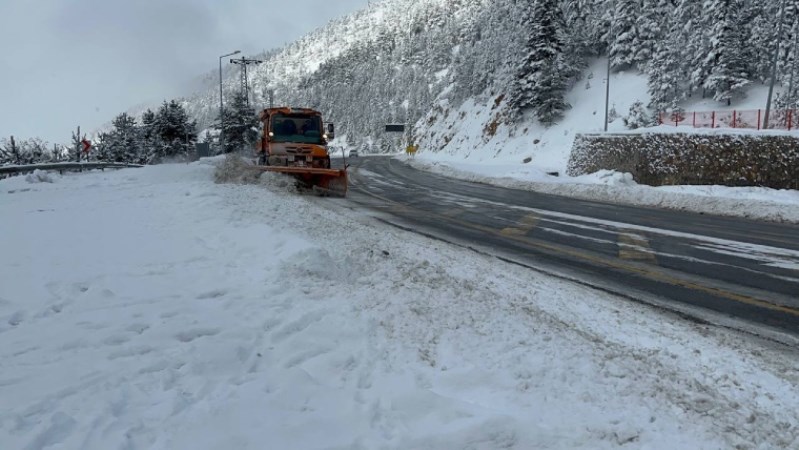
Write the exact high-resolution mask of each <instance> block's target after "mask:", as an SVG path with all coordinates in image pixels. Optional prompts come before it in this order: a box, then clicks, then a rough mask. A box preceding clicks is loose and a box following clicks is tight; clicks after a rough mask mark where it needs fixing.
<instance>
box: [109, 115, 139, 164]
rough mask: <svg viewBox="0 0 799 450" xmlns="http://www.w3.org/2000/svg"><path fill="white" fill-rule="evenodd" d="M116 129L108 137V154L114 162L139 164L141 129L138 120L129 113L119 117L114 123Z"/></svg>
mask: <svg viewBox="0 0 799 450" xmlns="http://www.w3.org/2000/svg"><path fill="white" fill-rule="evenodd" d="M112 124H113V126H114V129H113V130H111V132H110V133H108V136H107V137H106V139H107V141H106V145H107V152H108V157H109V159H110V161H113V162H127V163H130V162H137V161H138V160H139V155H140V153H141V147H140V141H139V129H138V126H136V119H134V118H133V117H131V116H129V115H128V113H122V114H120V115H118V116H117V117H116V118H115V119H114V121H113V122H112Z"/></svg>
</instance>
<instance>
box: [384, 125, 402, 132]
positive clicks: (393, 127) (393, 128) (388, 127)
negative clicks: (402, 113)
mask: <svg viewBox="0 0 799 450" xmlns="http://www.w3.org/2000/svg"><path fill="white" fill-rule="evenodd" d="M404 132H405V124H402V123H398V124H386V133H404Z"/></svg>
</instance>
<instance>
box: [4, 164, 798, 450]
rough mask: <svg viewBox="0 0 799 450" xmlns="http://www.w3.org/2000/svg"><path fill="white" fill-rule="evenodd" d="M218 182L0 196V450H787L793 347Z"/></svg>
mask: <svg viewBox="0 0 799 450" xmlns="http://www.w3.org/2000/svg"><path fill="white" fill-rule="evenodd" d="M219 164H223V162H222V160H220V159H218V158H216V159H205V160H202V161H200V162H197V163H192V164H169V165H160V166H151V167H145V168H141V169H123V170H119V171H108V172H90V173H81V174H66V175H63V176H58V175H50V176H34V177H29V178H28V179H27V180H26V178H25V177H15V178H11V179H6V180H2V181H0V217H1V218H2V220H0V249H2V250H0V449H3V450H5V449H26V450H27V449H45V448H47V449H98V450H108V449H127V450H136V449H192V450H197V449H289V448H290V449H317V448H331V449H375V448H396V449H410V448H413V449H417V448H424V449H497V448H517V449H531V448H536V449H546V448H551V449H563V448H569V449H571V448H582V449H592V450H593V449H614V448H619V447H623V448H629V449H644V448H645V449H669V450H673V449H720V448H740V449H776V448H784V449H791V448H794V449H795V448H799V438H798V437H797V436H799V369H798V368H797V363H796V361H797V355H796V353H795V352H794V351H791V350H787V349H784V348H780V347H778V346H776V344H771V343H768V342H761V341H756V340H754V339H753V338H752V337H750V336H746V335H740V334H737V333H735V332H732V331H728V330H726V329H721V328H716V327H712V326H706V325H701V324H697V323H693V322H690V321H686V320H683V319H679V318H676V317H674V316H672V315H670V314H666V313H661V312H658V311H656V310H654V309H653V308H650V307H647V306H643V305H640V304H635V303H632V302H630V301H627V300H622V299H618V298H614V297H612V296H609V295H607V294H603V293H600V292H595V291H592V290H590V289H588V288H584V287H581V286H575V285H572V284H569V283H566V282H563V281H559V280H556V279H553V278H551V277H548V276H545V275H542V274H539V273H536V272H533V271H529V270H526V269H523V268H521V267H517V266H514V265H510V264H506V263H503V262H501V261H499V260H497V259H494V258H490V257H487V256H483V255H479V254H475V253H473V252H470V251H468V250H465V249H461V248H458V247H452V246H449V245H447V244H443V243H441V242H437V241H433V240H430V239H427V238H424V237H421V236H417V235H414V234H411V233H408V232H405V231H401V230H399V229H395V228H391V227H388V226H386V225H381V224H379V223H378V222H377V221H375V220H374V219H372V218H371V217H370V216H369V214H368V213H367V212H365V211H358V210H353V209H350V208H348V207H347V203H346V201H345V200H339V199H324V198H316V197H309V196H301V195H297V194H295V193H293V192H291V189H289V188H288V187H287V186H288V185H287V183H286V182H285V181H284V180H282V179H280V178H276V177H274V176H267V175H264V176H263V177H261V178H260V179H258V180H250V181H251V183H250V184H243V183H231V182H228V183H222V184H217V183H214V173H215V171H216V166H217V165H219ZM225 178H226V181H235V178H236V177H230V176H227V177H225ZM42 181H43V182H42ZM239 181H241V180H239Z"/></svg>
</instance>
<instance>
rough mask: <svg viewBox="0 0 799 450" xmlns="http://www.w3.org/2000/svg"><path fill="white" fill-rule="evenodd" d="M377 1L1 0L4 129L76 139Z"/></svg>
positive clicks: (0, 121) (1, 132) (0, 111)
mask: <svg viewBox="0 0 799 450" xmlns="http://www.w3.org/2000/svg"><path fill="white" fill-rule="evenodd" d="M367 3H368V0H224V1H221V0H0V43H2V45H0V52H1V53H2V54H1V55H0V81H2V83H0V137H8V136H10V135H14V136H16V137H19V138H23V139H24V138H30V137H41V138H43V139H45V140H48V141H50V142H58V143H67V142H68V141H69V139H70V132H71V131H72V130H74V129H75V127H77V126H78V125H80V126H81V128H82V130H91V129H93V128H95V127H97V126H99V125H101V124H103V123H105V122H108V121H110V120H111V119H113V117H114V116H116V115H117V114H119V113H120V112H122V111H124V110H126V109H127V108H129V107H131V106H134V105H136V104H140V103H144V102H152V101H155V102H161V101H162V100H164V99H171V98H174V97H176V96H178V95H179V94H180V93H182V90H181V86H182V85H183V86H185V84H186V82H187V81H189V80H191V79H193V78H194V77H196V76H198V75H201V74H203V73H205V72H208V71H210V70H213V69H217V68H218V64H219V56H220V55H223V54H225V53H228V52H231V51H233V50H241V51H242V53H243V54H244V55H254V54H256V53H258V52H261V51H263V50H265V49H270V48H275V47H280V46H282V45H283V44H284V43H286V42H291V41H294V40H296V39H298V38H300V37H302V36H303V35H304V34H306V33H308V32H309V31H311V30H313V29H315V28H317V27H320V26H323V25H325V24H326V23H327V22H328V21H329V20H331V19H333V18H336V17H340V16H343V15H346V14H348V13H351V12H354V11H356V10H358V9H361V8H363V7H365V6H366V5H367Z"/></svg>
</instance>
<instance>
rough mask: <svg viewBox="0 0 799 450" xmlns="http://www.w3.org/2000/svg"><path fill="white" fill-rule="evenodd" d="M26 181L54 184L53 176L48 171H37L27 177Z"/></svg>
mask: <svg viewBox="0 0 799 450" xmlns="http://www.w3.org/2000/svg"><path fill="white" fill-rule="evenodd" d="M25 181H27V182H28V183H52V182H53V176H52V175H50V173H49V172H47V171H46V170H40V169H36V170H34V171H33V172H31V173H29V174H27V175H25Z"/></svg>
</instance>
